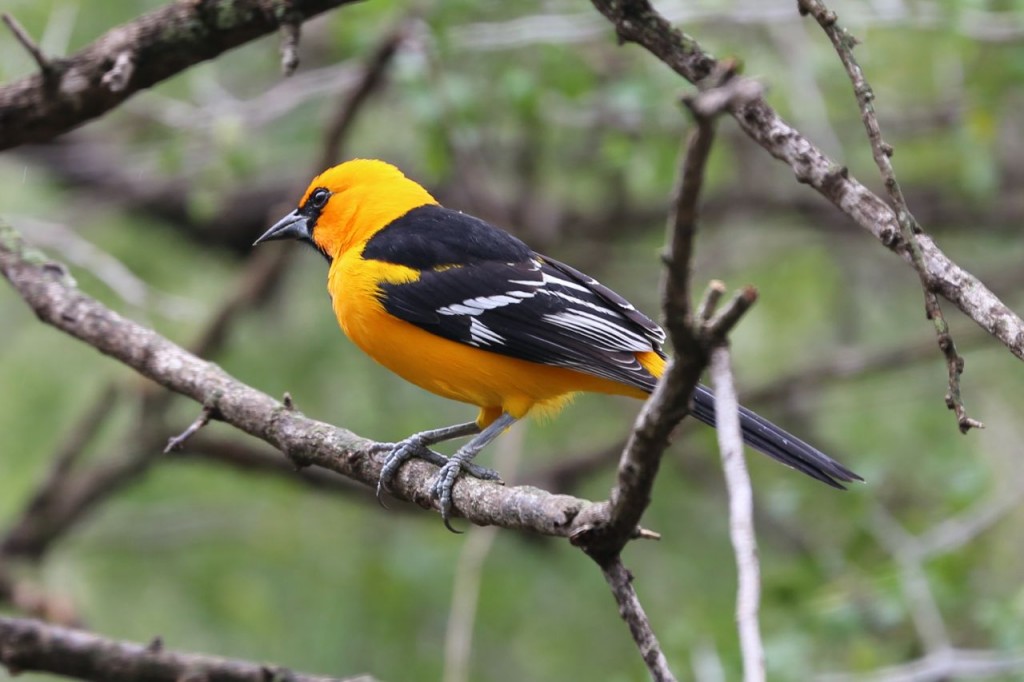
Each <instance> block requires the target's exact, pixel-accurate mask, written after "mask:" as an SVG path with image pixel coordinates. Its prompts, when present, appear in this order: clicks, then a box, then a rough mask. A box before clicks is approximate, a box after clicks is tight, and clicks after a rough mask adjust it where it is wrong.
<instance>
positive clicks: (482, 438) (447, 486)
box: [431, 412, 516, 533]
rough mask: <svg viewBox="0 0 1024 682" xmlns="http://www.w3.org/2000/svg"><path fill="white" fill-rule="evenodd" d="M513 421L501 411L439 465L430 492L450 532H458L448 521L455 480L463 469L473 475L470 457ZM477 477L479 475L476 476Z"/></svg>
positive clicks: (511, 417) (514, 420)
mask: <svg viewBox="0 0 1024 682" xmlns="http://www.w3.org/2000/svg"><path fill="white" fill-rule="evenodd" d="M515 422H516V419H515V417H513V416H512V415H510V414H508V413H507V412H504V413H502V415H501V416H500V417H498V418H497V419H495V420H494V422H492V423H491V425H490V426H488V427H487V428H486V429H484V430H483V431H481V432H480V433H479V434H478V435H477V436H476V437H475V438H473V440H471V441H469V442H468V443H466V444H465V445H463V446H462V447H461V448H459V451H458V452H456V453H455V454H454V455H452V456H451V457H450V458H449V459H448V461H447V462H445V464H444V466H442V467H441V470H440V471H438V472H437V478H435V479H434V485H433V488H432V490H431V492H432V493H433V494H434V497H436V498H437V499H438V504H439V505H440V507H441V518H442V519H443V520H444V525H445V528H447V529H448V530H450V531H451V532H453V533H458V532H459V531H457V530H455V529H454V528H452V526H451V523H450V522H449V519H450V518H451V512H452V488H453V487H454V486H455V480H456V479H457V478H458V477H459V474H461V473H462V472H463V470H465V471H467V472H468V473H469V474H470V475H472V476H475V474H474V473H473V470H472V467H473V466H474V465H473V464H472V459H473V458H474V457H476V456H477V455H478V454H479V453H480V451H481V450H483V449H484V448H485V447H487V446H488V445H489V444H490V442H491V441H492V440H494V439H495V438H497V437H498V436H500V435H501V432H502V431H504V430H505V429H507V428H508V427H510V426H512V424H514V423H515ZM477 478H480V477H479V476H477Z"/></svg>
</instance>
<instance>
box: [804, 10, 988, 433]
mask: <svg viewBox="0 0 1024 682" xmlns="http://www.w3.org/2000/svg"><path fill="white" fill-rule="evenodd" d="M799 3H800V13H801V14H810V15H811V16H813V17H814V18H815V20H816V21H817V22H818V24H820V25H821V28H822V30H824V31H825V34H826V35H827V36H828V38H829V40H831V41H832V45H833V46H834V47H835V49H836V53H837V54H838V55H839V59H840V61H841V62H842V63H843V67H844V68H845V69H846V73H847V74H848V75H849V77H850V82H851V83H852V84H853V92H854V94H855V95H856V97H857V104H858V106H859V107H860V115H861V120H862V121H863V122H864V128H865V129H866V130H867V135H868V140H869V141H870V143H871V153H872V156H873V157H874V159H875V165H876V166H878V170H879V172H880V173H881V175H882V181H883V182H884V183H885V188H886V191H887V192H888V193H889V201H890V202H891V203H892V207H893V211H894V212H895V214H896V221H897V223H898V224H899V227H900V236H901V237H902V239H903V241H904V243H905V244H906V245H907V253H908V254H909V257H910V263H911V265H913V267H914V269H915V270H916V271H917V274H918V277H919V278H920V279H921V286H922V287H923V288H924V306H925V312H926V313H927V315H928V319H930V320H931V321H932V323H933V324H934V325H935V335H936V337H937V338H938V342H939V349H940V350H941V351H942V353H943V355H944V356H945V358H946V365H947V367H948V370H949V392H948V393H947V394H946V405H947V406H948V407H949V409H951V410H953V412H954V414H956V419H957V424H958V425H959V427H960V431H961V433H967V432H968V431H969V430H971V429H972V428H983V427H984V424H982V423H981V422H979V421H977V420H975V419H971V418H970V417H968V416H967V409H966V408H965V407H964V401H963V399H962V398H961V397H960V375H961V374H962V373H963V370H964V359H963V357H962V356H961V355H960V354H959V353H957V350H956V344H954V343H953V336H952V335H951V334H950V332H949V324H948V323H947V322H946V318H945V317H944V316H943V314H942V308H941V306H940V305H939V299H938V297H937V296H936V295H935V291H933V289H932V288H931V286H930V284H929V281H928V270H927V267H926V265H925V262H924V255H923V254H922V253H921V246H920V244H919V243H918V240H919V239H920V237H919V235H921V234H923V230H922V229H921V226H920V225H919V224H918V222H917V219H916V218H914V214H913V213H911V212H910V207H909V206H907V200H906V199H905V198H904V196H903V190H902V189H900V184H899V182H897V180H896V172H895V171H894V170H893V166H892V155H893V148H892V145H890V144H889V143H887V142H885V141H884V140H883V139H882V129H881V127H880V126H879V125H878V117H877V116H875V107H874V104H873V102H874V91H873V90H872V88H871V86H870V85H869V84H868V81H867V79H866V78H865V77H864V72H863V71H862V70H861V68H860V64H858V63H857V59H856V58H855V57H854V56H853V48H854V46H855V45H856V44H857V40H856V39H855V38H854V37H853V36H852V35H850V33H849V32H848V31H847V30H846V29H844V28H842V27H841V26H840V25H839V23H838V21H837V18H836V14H835V12H833V11H831V10H830V9H828V8H827V7H826V6H825V4H824V3H823V2H820V0H799Z"/></svg>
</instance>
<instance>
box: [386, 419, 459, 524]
mask: <svg viewBox="0 0 1024 682" xmlns="http://www.w3.org/2000/svg"><path fill="white" fill-rule="evenodd" d="M370 452H372V453H381V452H386V453H388V455H387V457H386V458H385V459H384V466H382V467H381V469H380V476H379V477H378V478H377V502H379V503H380V505H381V506H382V507H384V506H385V505H384V500H383V494H384V493H386V492H387V493H389V492H391V481H392V480H394V478H395V474H397V473H398V470H399V469H400V468H401V467H402V465H403V464H405V463H406V462H407V461H408V460H410V459H413V458H415V459H422V460H426V461H427V462H430V463H432V464H436V465H437V466H444V465H445V463H447V462H448V458H447V457H445V456H444V455H442V454H440V453H437V452H434V451H433V450H431V449H430V448H428V447H427V446H426V445H424V444H423V441H422V440H421V439H420V438H417V437H416V436H410V437H409V438H406V439H405V440H401V441H398V442H397V443H375V444H374V445H371V446H370Z"/></svg>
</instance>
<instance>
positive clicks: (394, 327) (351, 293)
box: [254, 159, 863, 531]
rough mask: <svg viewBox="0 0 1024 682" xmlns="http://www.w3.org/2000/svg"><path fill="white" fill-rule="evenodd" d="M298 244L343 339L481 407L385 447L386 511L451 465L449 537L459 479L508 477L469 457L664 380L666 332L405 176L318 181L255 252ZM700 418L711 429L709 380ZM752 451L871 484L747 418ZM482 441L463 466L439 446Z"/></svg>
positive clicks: (364, 169)
mask: <svg viewBox="0 0 1024 682" xmlns="http://www.w3.org/2000/svg"><path fill="white" fill-rule="evenodd" d="M280 239H294V240H298V241H301V242H305V243H306V244H308V245H310V246H312V247H313V248H314V249H315V250H316V251H317V252H319V253H320V254H321V255H322V256H323V257H324V258H325V259H326V260H327V262H328V264H329V267H328V274H327V291H328V292H329V294H330V298H331V303H332V307H333V309H334V313H335V315H336V317H337V320H338V323H339V325H340V326H341V329H342V330H343V331H344V333H345V334H346V335H347V336H348V338H349V339H351V341H352V342H353V343H354V344H355V345H356V346H358V347H359V348H360V349H362V350H363V351H364V352H365V353H366V354H367V355H369V356H370V357H371V358H373V359H374V360H376V361H377V362H378V363H380V364H381V365H383V366H384V367H386V368H388V369H389V370H391V371H392V372H394V373H395V374H397V375H399V376H400V377H402V378H403V379H405V380H406V381H409V382H411V383H413V384H415V385H417V386H419V387H421V388H423V389H426V390H427V391H430V392H432V393H435V394H437V395H440V396H443V397H445V398H449V399H452V400H457V401H460V402H463V403H468V404H471V405H474V406H476V407H477V408H478V414H477V416H476V419H475V420H473V421H470V422H467V423H463V424H456V425H453V426H445V427H441V428H437V429H431V430H427V431H422V432H418V433H414V434H412V435H410V436H409V437H407V438H405V439H403V440H400V441H398V442H395V443H381V444H379V445H378V446H375V452H377V453H386V457H385V459H384V463H383V466H382V468H381V473H380V476H379V480H378V483H377V497H378V500H380V499H381V496H382V495H383V494H384V493H385V492H390V485H391V483H392V481H393V479H394V476H395V474H396V473H397V472H398V470H399V468H400V467H401V466H402V464H403V463H405V462H406V461H408V460H409V459H412V458H418V459H424V460H426V461H428V462H432V463H434V464H436V465H437V466H439V467H440V469H439V471H438V473H437V475H436V478H435V479H434V481H433V483H432V487H431V493H432V495H433V496H434V497H435V498H436V499H437V500H438V506H439V508H440V511H441V516H442V519H443V521H444V524H445V526H446V527H447V528H448V529H449V530H453V531H454V529H453V528H452V526H451V524H450V519H451V513H452V507H453V502H452V489H453V487H454V485H455V481H456V479H457V478H458V476H459V475H461V474H462V473H468V474H470V475H472V476H475V477H477V478H482V479H490V480H497V481H500V476H499V474H498V473H497V472H495V471H494V470H492V469H488V468H486V467H482V466H479V465H477V464H475V463H474V462H473V458H474V457H475V456H476V455H477V454H478V453H479V452H480V451H481V450H482V449H483V448H484V447H486V446H487V445H488V444H490V443H491V442H492V441H493V440H494V439H495V438H497V437H498V436H499V435H500V434H501V433H503V432H504V431H505V430H506V429H508V428H509V427H510V426H511V425H512V424H514V423H515V422H517V421H519V420H521V419H523V418H524V417H526V416H528V415H535V414H544V413H548V414H551V413H555V412H557V411H558V410H559V409H560V408H561V407H562V406H563V405H565V404H566V402H568V401H569V400H571V398H572V397H573V396H574V395H575V394H577V393H580V392H596V393H605V394H613V395H624V396H630V397H633V398H638V399H646V398H647V397H648V395H649V394H650V393H651V392H652V391H653V390H654V387H655V385H656V384H657V382H658V379H659V377H661V375H662V374H663V373H664V371H665V367H666V362H667V355H666V353H665V350H664V349H663V345H664V343H665V332H664V331H663V330H662V328H661V327H660V326H659V325H658V324H657V323H655V322H654V321H653V320H651V319H650V318H649V317H647V316H646V315H644V314H643V313H642V312H640V311H639V310H637V308H636V307H634V306H633V305H632V304H630V303H629V302H628V301H627V300H626V299H625V298H623V297H622V296H620V295H619V294H617V293H615V292H614V291H612V290H611V289H610V288H608V287H606V286H604V285H603V284H601V283H599V282H598V281H597V280H596V279H594V278H593V277H590V276H588V275H586V274H584V273H582V272H580V271H579V270H576V269H575V268H573V267H571V266H569V265H567V264H565V263H562V262H560V261H558V260H555V259H554V258H551V257H550V256H545V255H542V254H540V253H538V252H536V251H534V250H533V249H531V248H530V247H529V246H527V245H526V244H525V243H524V242H523V241H521V240H520V239H518V238H516V237H515V236H513V235H512V234H510V233H509V232H506V231H505V230H502V229H500V228H498V227H496V226H494V225H491V224H490V223H488V222H486V221H484V220H481V219H479V218H475V217H473V216H472V215H468V214H466V213H462V212H460V211H457V210H454V209H451V208H445V207H443V206H441V204H440V203H438V201H437V200H436V199H435V198H434V197H433V196H431V194H430V193H429V192H428V191H427V190H426V189H425V188H424V187H423V186H422V185H420V184H419V183H417V182H416V181H414V180H412V179H410V178H408V177H406V176H405V174H404V173H402V171H401V170H399V169H398V168H397V167H395V166H394V165H392V164H390V163H387V162H385V161H380V160H376V159H352V160H349V161H345V162H343V163H341V164H339V165H337V166H334V167H332V168H329V169H327V170H326V171H324V172H323V173H321V174H320V175H318V176H317V177H315V178H314V179H313V180H312V182H311V183H310V184H309V187H308V188H307V189H306V191H305V193H304V194H303V196H302V198H301V200H300V201H299V204H298V207H297V208H296V209H295V210H294V211H292V212H291V213H289V214H288V215H286V216H284V217H283V218H282V219H281V220H279V221H278V222H276V223H275V224H274V225H273V226H272V227H270V229H268V230H267V231H266V232H265V233H264V234H263V235H262V236H260V237H259V238H258V239H257V240H256V241H255V243H254V246H255V245H257V244H261V243H264V242H268V241H273V240H280ZM691 414H693V416H694V417H696V418H697V419H698V420H699V421H701V422H704V423H705V424H708V425H710V426H714V425H715V399H714V395H713V394H712V392H711V391H710V389H708V388H707V387H706V386H703V385H700V384H698V385H697V387H696V389H695V392H694V395H693V404H692V408H691ZM740 428H741V431H742V435H743V439H744V441H745V443H746V444H747V445H749V446H750V447H752V448H754V449H755V450H758V451H760V452H762V453H765V454H767V455H768V456H770V457H772V458H774V459H776V460H778V461H779V462H781V463H783V464H785V465H787V466H789V467H792V468H793V469H796V470H798V471H801V472H803V473H805V474H807V475H808V476H811V477H812V478H815V479H817V480H819V481H821V482H823V483H826V484H828V485H830V486H832V487H835V488H839V489H844V486H843V485H842V483H843V482H851V481H860V480H863V479H862V478H861V477H860V476H859V475H857V474H855V473H854V472H853V471H851V470H849V469H847V468H846V467H845V466H843V465H842V464H840V463H839V462H837V461H835V460H833V459H832V458H830V457H828V456H827V455H825V454H824V453H822V452H821V451H819V450H818V449H817V448H815V447H813V446H811V445H809V444H807V443H805V442H804V441H802V440H800V439H799V438H797V437H795V436H793V435H791V434H789V433H787V432H786V431H785V430H783V429H782V428H780V427H778V426H776V425H775V424H773V423H772V422H770V421H768V420H767V419H765V418H763V417H761V416H759V415H757V414H755V413H754V412H752V411H750V410H749V409H747V408H745V407H741V408H740ZM469 436H472V438H471V439H470V440H469V441H468V442H467V443H466V444H464V445H462V447H460V448H459V449H458V450H457V451H456V452H455V454H453V455H452V456H451V457H445V456H443V455H441V454H440V453H437V452H435V451H434V450H432V449H431V446H433V445H436V444H438V443H441V442H443V441H448V440H453V439H457V438H464V437H469Z"/></svg>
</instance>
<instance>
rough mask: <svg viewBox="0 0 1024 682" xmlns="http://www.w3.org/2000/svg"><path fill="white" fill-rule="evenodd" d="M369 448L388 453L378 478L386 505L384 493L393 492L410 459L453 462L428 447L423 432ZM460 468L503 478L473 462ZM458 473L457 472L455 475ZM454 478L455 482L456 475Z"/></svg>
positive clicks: (379, 494)
mask: <svg viewBox="0 0 1024 682" xmlns="http://www.w3.org/2000/svg"><path fill="white" fill-rule="evenodd" d="M369 450H370V452H371V453H373V454H379V453H387V457H386V458H385V460H384V466H383V467H381V470H380V477H379V478H378V479H377V501H378V502H380V504H381V506H384V501H383V499H382V496H383V494H384V493H385V492H391V482H392V481H393V480H394V478H395V475H396V474H397V473H398V470H399V469H400V468H401V467H402V465H403V464H405V463H406V462H407V461H408V460H410V459H422V460H424V461H426V462H430V463H431V464H434V465H436V466H438V467H441V468H444V467H446V466H448V465H449V464H450V463H451V460H450V459H449V458H447V457H445V456H444V455H442V454H441V453H439V452H434V451H433V450H431V449H430V448H429V447H427V445H426V443H425V442H424V439H423V437H422V436H421V434H413V435H411V436H409V437H408V438H406V439H405V440H400V441H398V442H397V443H374V444H373V445H371V446H370V448H369ZM459 470H460V471H461V470H465V471H466V473H468V474H469V475H470V476H473V477H475V478H482V479H484V480H491V481H500V480H501V476H500V475H499V474H498V472H497V471H495V470H493V469H488V468H487V467H482V466H480V465H478V464H473V463H472V462H462V463H461V465H460V467H459ZM457 475H458V474H457V473H456V474H455V476H457ZM452 480H453V482H454V477H453V479H452ZM449 497H450V495H449ZM449 506H450V503H449ZM446 523H447V522H446Z"/></svg>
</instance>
